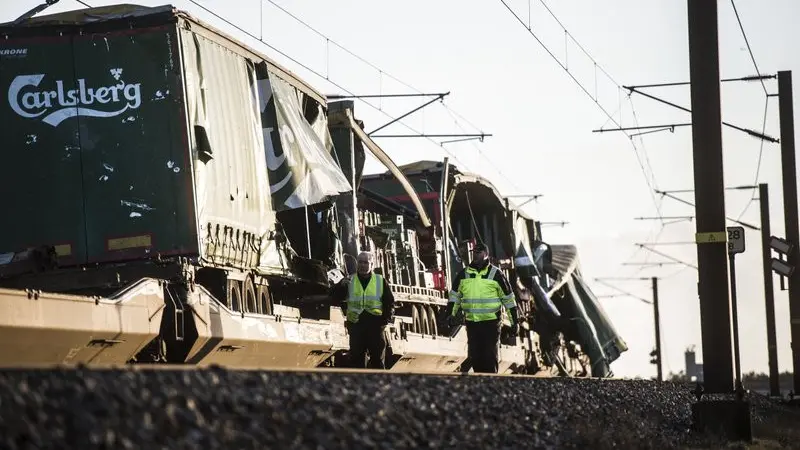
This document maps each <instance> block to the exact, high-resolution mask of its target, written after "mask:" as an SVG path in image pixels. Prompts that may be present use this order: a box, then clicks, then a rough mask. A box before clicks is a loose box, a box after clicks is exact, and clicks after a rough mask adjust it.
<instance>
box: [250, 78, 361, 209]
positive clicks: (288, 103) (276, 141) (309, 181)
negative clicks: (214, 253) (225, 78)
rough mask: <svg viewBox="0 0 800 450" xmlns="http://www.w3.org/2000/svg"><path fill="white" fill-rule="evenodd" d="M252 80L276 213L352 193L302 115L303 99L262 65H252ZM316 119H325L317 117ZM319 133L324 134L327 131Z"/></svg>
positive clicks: (330, 156)
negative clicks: (256, 81)
mask: <svg viewBox="0 0 800 450" xmlns="http://www.w3.org/2000/svg"><path fill="white" fill-rule="evenodd" d="M256 76H257V79H258V95H259V97H260V99H259V100H260V101H259V105H260V108H261V123H262V128H263V132H264V151H265V156H266V161H267V169H268V172H269V175H268V178H269V185H270V193H271V194H272V204H273V207H274V208H275V211H282V210H287V209H294V208H302V207H303V206H306V205H312V204H315V203H319V202H322V201H325V200H327V199H328V197H331V196H335V195H338V194H340V193H344V192H349V191H350V190H351V189H352V188H351V187H350V183H348V182H347V178H345V176H344V174H343V173H342V171H341V169H340V168H339V167H338V165H337V164H336V161H335V160H334V159H333V156H332V155H331V150H332V147H330V148H329V146H326V145H325V143H324V142H323V139H322V138H321V137H320V136H319V135H318V134H317V133H316V132H315V131H314V128H313V127H312V125H311V124H309V123H308V121H307V120H306V118H305V116H304V114H303V111H304V108H303V107H302V105H301V102H300V99H299V97H300V96H302V95H304V94H302V93H300V92H298V91H297V89H295V88H294V87H292V86H291V85H290V84H289V83H287V82H286V81H284V80H283V79H281V78H279V77H278V76H276V75H275V74H274V73H272V72H270V71H269V70H268V69H267V66H266V64H264V63H261V64H257V65H256ZM307 100H308V101H313V100H311V99H307ZM317 120H318V121H319V120H322V121H325V120H327V119H326V117H325V115H324V114H322V113H320V114H319V115H318V118H317ZM318 128H319V129H320V130H323V131H322V132H324V133H328V130H327V126H325V127H318ZM325 141H326V142H330V139H329V138H328V139H325Z"/></svg>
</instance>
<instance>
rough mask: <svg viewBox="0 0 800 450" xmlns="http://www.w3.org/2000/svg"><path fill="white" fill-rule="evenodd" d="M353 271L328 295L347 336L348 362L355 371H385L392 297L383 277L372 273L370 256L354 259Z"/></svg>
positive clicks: (363, 254) (365, 253)
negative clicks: (339, 308) (335, 303)
mask: <svg viewBox="0 0 800 450" xmlns="http://www.w3.org/2000/svg"><path fill="white" fill-rule="evenodd" d="M356 261H357V262H358V267H357V272H356V273H355V274H353V275H351V276H349V277H347V278H345V279H344V280H342V282H340V283H339V284H337V285H336V286H334V288H333V290H332V292H331V296H332V297H333V298H334V299H335V300H337V301H339V302H341V305H342V312H344V314H345V317H346V318H347V320H346V326H347V331H348V334H349V335H350V361H351V363H352V366H353V367H355V368H366V367H368V366H367V363H366V362H367V361H366V357H367V353H369V367H370V368H374V369H385V368H386V362H385V358H386V336H385V335H384V330H385V329H386V325H388V324H389V323H391V321H392V320H393V313H394V295H392V291H391V289H390V288H389V284H388V283H387V282H386V279H385V278H384V277H383V275H380V274H377V273H374V271H373V260H372V253H369V252H361V253H360V254H359V255H358V257H357V258H356Z"/></svg>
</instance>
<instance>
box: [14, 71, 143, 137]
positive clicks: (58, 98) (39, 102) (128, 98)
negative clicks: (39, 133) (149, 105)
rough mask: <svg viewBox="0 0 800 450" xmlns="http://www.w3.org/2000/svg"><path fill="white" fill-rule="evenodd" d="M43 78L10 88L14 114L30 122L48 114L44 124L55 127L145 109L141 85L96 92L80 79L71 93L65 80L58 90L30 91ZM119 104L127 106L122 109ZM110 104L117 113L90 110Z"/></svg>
mask: <svg viewBox="0 0 800 450" xmlns="http://www.w3.org/2000/svg"><path fill="white" fill-rule="evenodd" d="M44 77H45V76H44V75H43V74H37V75H20V76H18V77H16V78H14V80H13V81H12V82H11V85H10V86H9V88H8V103H9V105H10V106H11V109H12V110H14V112H15V113H17V114H18V115H20V116H22V117H25V118H28V119H33V118H37V117H39V116H42V115H43V114H45V113H48V114H47V115H46V116H44V118H43V119H42V121H43V122H44V123H46V124H48V125H51V126H54V127H56V126H58V125H59V124H60V123H61V122H63V121H64V120H66V119H69V118H70V117H75V116H91V117H114V116H118V115H120V114H122V113H124V112H125V111H127V110H128V109H138V108H139V107H140V106H141V105H142V91H141V84H140V83H136V84H129V83H124V82H120V83H117V84H115V85H110V86H101V87H97V88H93V87H87V86H86V80H85V79H83V78H81V79H79V80H78V86H77V89H68V88H67V87H66V86H65V85H64V81H62V80H57V81H56V82H55V90H49V91H48V90H44V89H30V88H38V87H39V84H40V83H41V82H42V80H43V79H44ZM26 88H27V89H26ZM23 91H25V92H24V93H23ZM119 103H124V105H122V106H121V107H119V105H118V104H119ZM109 104H110V105H111V106H113V107H114V108H116V109H114V110H113V111H106V110H100V109H94V108H90V106H92V105H97V106H102V105H109ZM104 109H105V108H104Z"/></svg>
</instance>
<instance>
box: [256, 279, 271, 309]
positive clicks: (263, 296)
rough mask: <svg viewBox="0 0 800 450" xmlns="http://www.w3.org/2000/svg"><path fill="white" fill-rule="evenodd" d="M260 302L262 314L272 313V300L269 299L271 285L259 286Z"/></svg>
mask: <svg viewBox="0 0 800 450" xmlns="http://www.w3.org/2000/svg"><path fill="white" fill-rule="evenodd" d="M258 304H259V306H260V309H261V314H266V315H271V314H272V302H270V299H269V286H264V285H259V286H258Z"/></svg>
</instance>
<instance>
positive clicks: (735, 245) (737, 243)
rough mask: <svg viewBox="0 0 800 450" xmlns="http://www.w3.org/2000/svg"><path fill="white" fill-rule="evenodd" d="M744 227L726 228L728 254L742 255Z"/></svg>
mask: <svg viewBox="0 0 800 450" xmlns="http://www.w3.org/2000/svg"><path fill="white" fill-rule="evenodd" d="M744 249H745V245H744V227H728V254H729V255H735V254H736V253H744Z"/></svg>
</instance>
